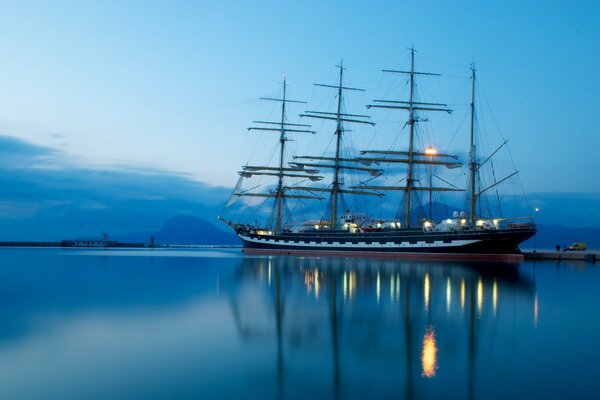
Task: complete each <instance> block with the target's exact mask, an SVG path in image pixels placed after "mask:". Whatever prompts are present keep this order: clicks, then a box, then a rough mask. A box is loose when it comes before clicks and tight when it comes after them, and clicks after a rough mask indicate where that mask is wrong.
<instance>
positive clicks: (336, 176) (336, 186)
mask: <svg viewBox="0 0 600 400" xmlns="http://www.w3.org/2000/svg"><path fill="white" fill-rule="evenodd" d="M339 68H340V81H339V84H338V102H337V115H336V118H337V120H336V123H337V126H336V129H335V134H336V142H335V160H334V164H333V165H334V168H333V185H332V186H333V187H332V193H331V196H332V197H331V229H335V228H336V226H337V204H338V194H339V190H340V145H341V143H342V79H343V75H344V60H340V65H339Z"/></svg>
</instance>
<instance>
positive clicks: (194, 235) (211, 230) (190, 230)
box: [154, 215, 241, 245]
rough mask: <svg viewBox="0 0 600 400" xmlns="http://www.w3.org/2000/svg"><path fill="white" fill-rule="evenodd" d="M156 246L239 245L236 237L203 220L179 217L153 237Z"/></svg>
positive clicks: (172, 219) (168, 222)
mask: <svg viewBox="0 0 600 400" xmlns="http://www.w3.org/2000/svg"><path fill="white" fill-rule="evenodd" d="M154 240H155V243H156V244H181V245H186V244H187V245H194V244H225V245H230V244H231V245H233V244H241V243H240V240H239V239H238V238H237V236H236V235H234V234H233V233H229V232H223V231H222V230H220V229H219V228H217V227H216V226H214V225H213V224H211V223H210V222H208V221H207V220H205V219H204V218H199V217H192V216H185V215H179V216H177V217H173V218H171V219H170V220H168V221H167V222H166V223H165V225H164V226H163V228H162V229H161V230H160V231H158V232H157V233H156V235H155V239H154Z"/></svg>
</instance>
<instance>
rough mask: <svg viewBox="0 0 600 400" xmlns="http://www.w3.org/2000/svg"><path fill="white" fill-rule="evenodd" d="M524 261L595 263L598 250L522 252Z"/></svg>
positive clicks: (597, 259)
mask: <svg viewBox="0 0 600 400" xmlns="http://www.w3.org/2000/svg"><path fill="white" fill-rule="evenodd" d="M523 256H524V257H525V259H526V260H570V261H571V260H572V261H586V262H597V261H600V250H586V251H556V250H523Z"/></svg>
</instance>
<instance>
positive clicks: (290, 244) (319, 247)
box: [237, 228, 536, 260]
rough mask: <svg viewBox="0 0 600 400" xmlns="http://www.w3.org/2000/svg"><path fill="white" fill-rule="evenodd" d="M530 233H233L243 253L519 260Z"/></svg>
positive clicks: (397, 231) (522, 231) (506, 230)
mask: <svg viewBox="0 0 600 400" xmlns="http://www.w3.org/2000/svg"><path fill="white" fill-rule="evenodd" d="M535 232H536V231H535V228H524V229H504V230H476V231H468V230H465V231H455V232H424V231H422V230H409V231H401V230H396V231H381V232H363V233H349V232H347V231H310V232H302V233H283V234H281V235H259V234H257V233H253V232H251V231H244V230H239V231H238V232H237V234H238V236H239V237H240V239H241V240H242V243H243V245H244V251H245V252H248V253H267V254H299V255H302V254H315V255H333V256H336V255H337V256H355V257H363V256H382V257H399V258H421V259H423V258H431V259H438V258H455V259H507V260H513V259H514V260H519V259H522V256H521V251H520V250H519V247H518V245H519V243H521V242H523V241H525V240H527V239H529V238H530V237H532V236H533V235H534V234H535Z"/></svg>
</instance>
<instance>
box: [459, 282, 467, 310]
mask: <svg viewBox="0 0 600 400" xmlns="http://www.w3.org/2000/svg"><path fill="white" fill-rule="evenodd" d="M465 293H466V287H465V280H464V278H463V279H462V280H461V281H460V309H461V310H462V311H463V312H464V311H465Z"/></svg>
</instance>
